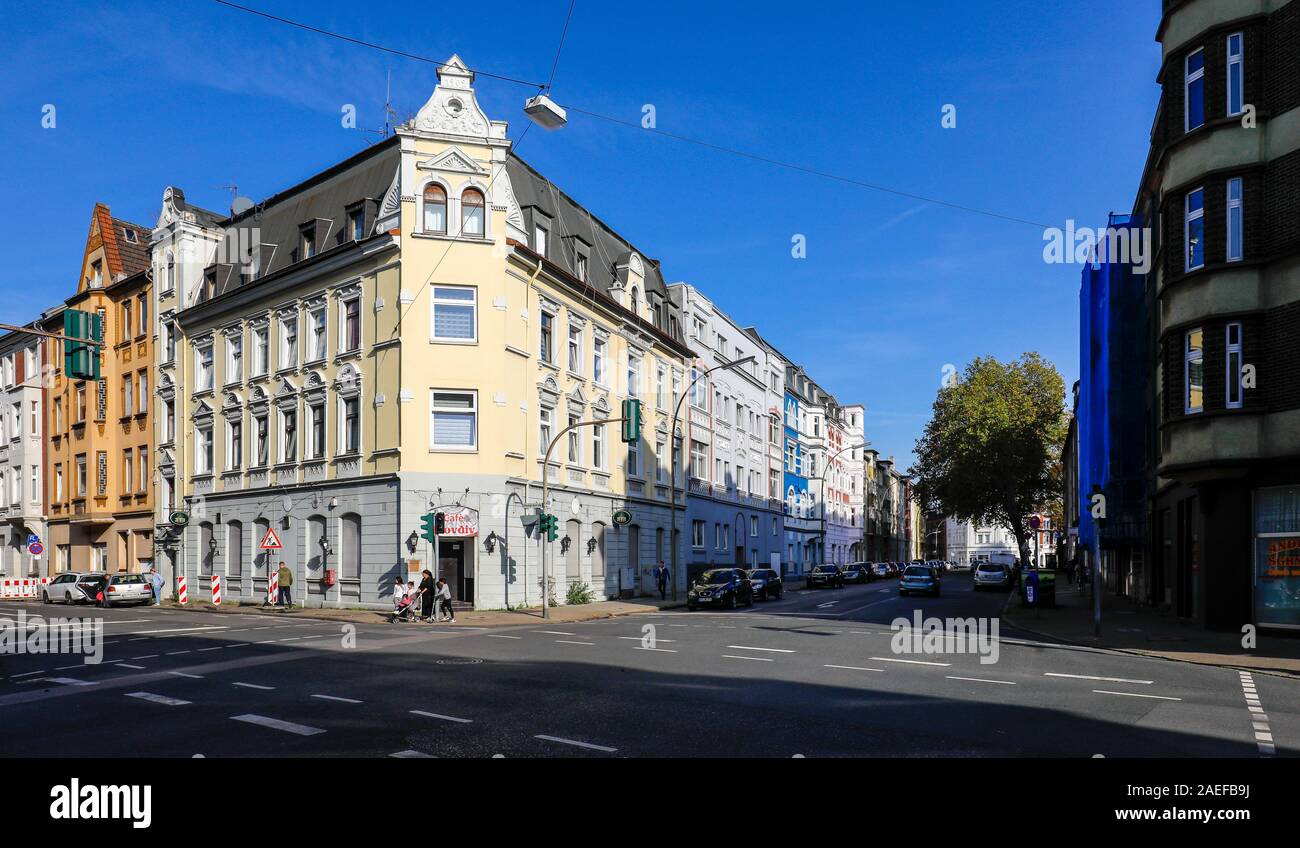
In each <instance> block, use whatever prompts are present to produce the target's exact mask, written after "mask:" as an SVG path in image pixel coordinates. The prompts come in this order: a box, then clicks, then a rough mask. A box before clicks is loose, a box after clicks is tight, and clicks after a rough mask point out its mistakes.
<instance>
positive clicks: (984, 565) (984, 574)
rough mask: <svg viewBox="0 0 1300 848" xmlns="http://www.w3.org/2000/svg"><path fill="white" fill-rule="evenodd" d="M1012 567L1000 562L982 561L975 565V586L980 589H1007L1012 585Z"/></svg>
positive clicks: (977, 589) (976, 589) (975, 588)
mask: <svg viewBox="0 0 1300 848" xmlns="http://www.w3.org/2000/svg"><path fill="white" fill-rule="evenodd" d="M1012 580H1013V578H1012V576H1011V569H1010V568H1008V567H1007V566H1005V565H1003V564H1002V563H1000V562H981V563H978V564H976V566H975V578H974V583H973V587H972V588H974V590H975V591H976V592H978V591H979V590H980V589H1007V588H1010V586H1011V585H1012Z"/></svg>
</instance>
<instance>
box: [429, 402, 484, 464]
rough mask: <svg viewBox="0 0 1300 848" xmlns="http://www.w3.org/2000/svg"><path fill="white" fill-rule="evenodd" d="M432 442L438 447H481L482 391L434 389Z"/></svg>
mask: <svg viewBox="0 0 1300 848" xmlns="http://www.w3.org/2000/svg"><path fill="white" fill-rule="evenodd" d="M430 396H431V398H430V404H431V407H432V420H431V422H430V428H429V444H430V446H431V447H432V449H434V450H459V451H470V450H476V449H477V448H478V392H472V391H471V392H463V391H452V390H446V389H433V390H432V391H431V392H430Z"/></svg>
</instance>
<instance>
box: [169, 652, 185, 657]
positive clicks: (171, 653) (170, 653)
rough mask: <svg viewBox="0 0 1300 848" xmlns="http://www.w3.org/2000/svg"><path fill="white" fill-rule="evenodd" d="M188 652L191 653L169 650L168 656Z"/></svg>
mask: <svg viewBox="0 0 1300 848" xmlns="http://www.w3.org/2000/svg"><path fill="white" fill-rule="evenodd" d="M188 653H189V651H168V652H167V656H169V657H174V656H177V655H179V654H188Z"/></svg>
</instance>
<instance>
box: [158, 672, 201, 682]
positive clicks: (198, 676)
mask: <svg viewBox="0 0 1300 848" xmlns="http://www.w3.org/2000/svg"><path fill="white" fill-rule="evenodd" d="M167 673H168V674H170V675H172V676H174V677H187V678H189V679H190V680H202V679H203V675H201V674H190V673H189V672H186V671H169V672H167Z"/></svg>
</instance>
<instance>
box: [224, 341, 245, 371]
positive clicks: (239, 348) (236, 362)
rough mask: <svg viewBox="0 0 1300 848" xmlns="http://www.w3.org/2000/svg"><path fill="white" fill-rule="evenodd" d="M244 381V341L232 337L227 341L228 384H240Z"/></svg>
mask: <svg viewBox="0 0 1300 848" xmlns="http://www.w3.org/2000/svg"><path fill="white" fill-rule="evenodd" d="M243 379H244V339H243V337H242V336H230V337H229V338H227V339H226V382H227V383H238V382H239V381H240V380H243Z"/></svg>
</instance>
